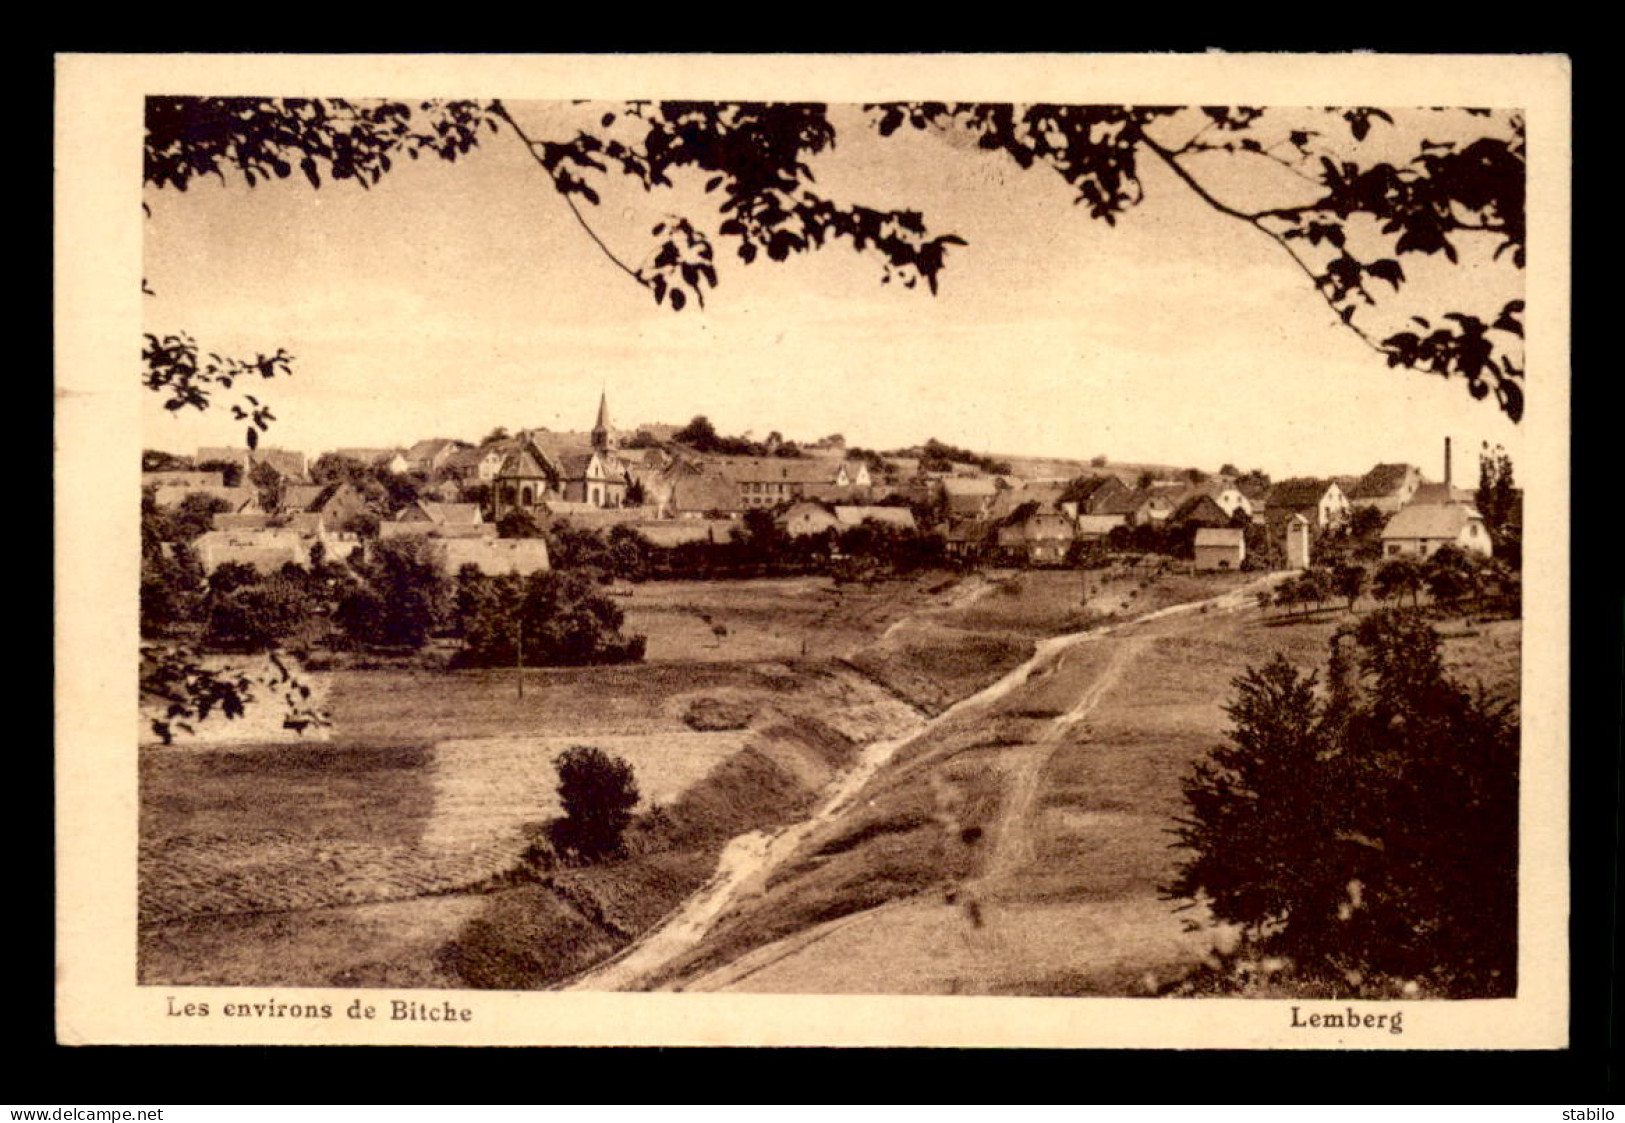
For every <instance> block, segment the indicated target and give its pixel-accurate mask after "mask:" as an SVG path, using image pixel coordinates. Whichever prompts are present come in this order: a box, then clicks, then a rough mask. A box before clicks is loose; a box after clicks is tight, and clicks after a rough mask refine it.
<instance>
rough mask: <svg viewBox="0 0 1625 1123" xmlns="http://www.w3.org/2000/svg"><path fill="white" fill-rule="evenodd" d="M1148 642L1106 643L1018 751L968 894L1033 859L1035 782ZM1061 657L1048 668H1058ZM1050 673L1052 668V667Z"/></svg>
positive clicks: (1134, 639) (973, 895)
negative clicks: (1093, 672)
mask: <svg viewBox="0 0 1625 1123" xmlns="http://www.w3.org/2000/svg"><path fill="white" fill-rule="evenodd" d="M1147 642H1148V641H1147V640H1145V639H1144V638H1141V637H1128V638H1124V639H1121V640H1116V641H1114V642H1111V643H1110V644H1109V647H1110V656H1109V658H1108V661H1107V663H1106V666H1105V667H1104V668H1102V670H1101V672H1100V674H1099V675H1098V676H1097V677H1096V678H1095V680H1094V681H1093V682H1092V683H1090V684H1089V686H1088V687H1087V688H1086V689H1085V690H1084V692H1083V694H1082V695H1080V696H1079V698H1078V701H1077V704H1076V705H1074V706H1073V707H1072V709H1070V710H1068V711H1067V712H1066V713H1064V714H1062V715H1061V716H1059V717H1057V718H1055V719H1054V720H1053V721H1051V722H1050V724H1049V727H1048V728H1047V729H1046V730H1045V731H1044V735H1043V737H1041V738H1040V739H1039V740H1037V741H1035V742H1033V743H1032V744H1030V745H1026V746H1023V747H1022V748H1021V749H1019V750H1017V753H1016V755H1015V759H1014V760H1013V761H1011V768H1010V772H1011V775H1010V776H1009V778H1008V780H1007V783H1008V785H1009V787H1008V791H1007V794H1006V795H1005V798H1004V801H1003V803H1002V804H1001V806H1000V809H999V817H998V819H997V820H996V822H995V823H994V825H993V831H992V835H993V839H992V849H991V851H990V852H989V855H988V857H987V859H986V864H985V866H984V868H983V870H982V875H981V877H979V878H978V879H977V881H976V883H974V884H973V885H970V886H967V890H968V892H969V894H970V896H971V898H972V899H976V898H977V897H979V896H980V895H981V891H982V890H984V889H985V888H988V887H991V886H994V885H997V884H998V883H999V882H1001V881H1003V880H1005V879H1006V878H1008V877H1010V876H1011V875H1012V874H1013V873H1015V872H1016V871H1017V870H1019V869H1021V868H1022V867H1023V866H1025V865H1027V864H1029V863H1030V862H1032V860H1033V838H1032V830H1031V828H1032V823H1033V804H1034V802H1035V801H1036V800H1037V798H1038V786H1039V785H1038V781H1039V778H1040V777H1041V776H1042V775H1043V772H1044V768H1045V766H1046V765H1048V764H1049V762H1050V758H1051V757H1052V756H1054V755H1055V750H1056V749H1057V748H1059V747H1060V745H1061V743H1062V742H1063V741H1064V740H1065V738H1066V735H1067V733H1068V732H1069V731H1071V730H1072V729H1074V728H1076V727H1077V726H1078V724H1079V723H1081V722H1082V721H1083V720H1084V719H1085V718H1087V717H1088V716H1089V714H1090V712H1091V711H1093V710H1094V708H1095V707H1096V706H1097V705H1099V704H1100V700H1101V699H1102V698H1104V697H1105V696H1106V692H1107V691H1109V690H1111V689H1112V687H1114V686H1116V685H1117V683H1118V681H1119V680H1120V679H1121V678H1122V674H1123V668H1124V667H1125V666H1126V665H1127V664H1129V663H1131V662H1133V661H1134V659H1135V657H1136V656H1138V655H1139V653H1140V652H1141V651H1143V650H1144V648H1145V645H1146V643H1147ZM1064 658H1065V656H1064V655H1063V656H1061V657H1060V658H1059V659H1057V660H1056V663H1055V665H1054V668H1053V671H1059V670H1060V663H1061V660H1062V659H1064ZM1052 673H1053V672H1052Z"/></svg>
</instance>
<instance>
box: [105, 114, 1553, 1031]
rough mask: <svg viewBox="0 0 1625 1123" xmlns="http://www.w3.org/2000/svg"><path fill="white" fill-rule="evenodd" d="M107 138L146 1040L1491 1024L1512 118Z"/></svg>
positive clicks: (1511, 834) (1509, 967)
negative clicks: (593, 1001)
mask: <svg viewBox="0 0 1625 1123" xmlns="http://www.w3.org/2000/svg"><path fill="white" fill-rule="evenodd" d="M380 93H382V94H387V93H388V91H387V90H383V91H380ZM144 137H145V145H144V164H143V177H144V185H143V191H142V203H143V206H142V216H141V219H140V221H141V239H142V247H143V249H142V262H141V290H142V291H141V297H140V300H141V311H142V321H143V323H142V331H143V333H144V338H143V341H142V347H141V355H142V383H143V387H144V390H143V393H142V409H143V415H142V420H141V438H142V439H141V444H142V453H141V490H140V496H139V501H140V504H141V516H140V531H141V537H140V551H141V564H140V591H139V606H140V613H139V619H140V635H141V640H140V642H141V662H140V668H141V670H140V683H139V690H140V711H141V726H140V730H139V734H138V736H139V757H138V761H139V827H140V834H139V852H138V881H139V911H138V933H137V940H138V954H137V972H138V978H139V982H140V984H142V985H143V986H147V987H158V986H162V987H170V988H179V987H187V986H228V987H232V986H235V987H258V988H265V987H284V988H295V987H313V988H392V989H393V990H397V991H402V990H406V989H408V988H422V989H425V990H499V991H549V990H580V991H681V992H688V993H696V992H724V993H739V992H756V993H765V994H782V995H790V994H802V995H840V994H856V995H888V994H890V995H999V996H1035V997H1117V998H1128V997H1136V998H1146V999H1155V998H1183V999H1203V998H1209V997H1212V998H1260V999H1282V998H1290V999H1294V1000H1297V999H1302V1000H1305V1001H1307V1000H1318V999H1325V1000H1336V1001H1338V1002H1344V1001H1355V1000H1383V1001H1385V1002H1387V1001H1396V1000H1401V999H1419V1000H1422V999H1479V998H1511V997H1516V996H1518V995H1519V993H1520V991H1519V987H1520V979H1519V972H1518V964H1519V950H1520V948H1519V936H1518V934H1519V923H1520V915H1519V908H1518V905H1519V890H1520V878H1519V857H1520V830H1519V804H1520V776H1521V774H1522V771H1523V770H1522V768H1521V762H1523V761H1524V760H1525V757H1524V755H1523V754H1524V753H1525V752H1527V751H1529V750H1528V748H1527V747H1526V746H1523V745H1522V744H1521V737H1520V703H1521V701H1522V699H1521V695H1520V675H1521V668H1522V665H1523V662H1524V660H1523V658H1522V655H1523V643H1522V639H1523V611H1522V558H1523V526H1524V483H1525V481H1526V479H1527V476H1526V473H1525V467H1526V452H1527V451H1528V450H1527V449H1526V443H1525V441H1524V439H1523V434H1524V426H1523V421H1524V414H1525V408H1526V405H1529V406H1530V407H1531V408H1535V407H1538V405H1539V404H1540V399H1539V395H1540V393H1541V392H1542V387H1541V382H1540V380H1539V379H1537V380H1534V385H1532V386H1530V387H1528V388H1526V386H1525V380H1524V354H1523V336H1524V305H1525V249H1526V247H1525V192H1526V172H1525V122H1524V116H1523V113H1522V112H1520V111H1518V110H1515V109H1504V108H1497V109H1484V108H1477V107H1474V106H1459V107H1448V106H1446V107H1440V106H1396V105H1385V104H1376V105H1304V106H1301V107H1290V106H1288V107H1281V106H1256V105H1198V104H1191V105H1180V104H1146V105H1136V104H1013V103H1007V102H920V101H910V102H883V101H877V102H872V103H870V102H861V101H853V102H840V103H828V104H825V103H813V102H718V101H662V100H649V101H633V102H624V101H621V102H602V101H564V100H558V101H540V100H504V99H498V98H492V97H489V96H483V97H471V98H468V99H466V100H457V99H430V100H424V99H421V98H400V99H395V98H390V97H387V96H380V97H377V98H355V97H345V98H320V97H303V98H286V97H271V96H266V97H246V96H234V97H206V96H180V95H166V96H151V97H148V98H147V99H146V102H145V120H144ZM132 288H133V285H132ZM132 373H133V372H132ZM1556 377H1561V378H1566V373H1564V374H1561V375H1559V376H1556ZM1526 395H1527V400H1526ZM135 501H136V496H134V495H131V496H130V498H129V502H131V503H134V502H135ZM1538 501H1539V497H1538V496H1532V497H1531V502H1532V503H1533V502H1538ZM1317 1016H1318V1015H1317ZM1384 1016H1385V1017H1386V1016H1387V1015H1384ZM1385 1032H1391V1033H1399V1032H1401V1028H1400V1025H1399V1022H1398V1021H1397V1020H1396V1021H1395V1022H1394V1024H1393V1026H1392V1028H1391V1029H1386V1030H1385Z"/></svg>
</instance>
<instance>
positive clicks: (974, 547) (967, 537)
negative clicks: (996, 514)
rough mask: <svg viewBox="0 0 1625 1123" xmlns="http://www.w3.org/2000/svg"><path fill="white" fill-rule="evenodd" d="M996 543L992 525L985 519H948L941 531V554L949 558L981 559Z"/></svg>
mask: <svg viewBox="0 0 1625 1123" xmlns="http://www.w3.org/2000/svg"><path fill="white" fill-rule="evenodd" d="M996 542H997V538H996V536H995V535H994V527H993V524H992V523H990V522H988V521H987V520H986V519H949V520H948V525H947V527H946V529H944V530H943V531H942V546H943V552H944V553H946V554H947V555H948V556H949V557H951V558H958V559H961V560H969V559H973V558H978V557H981V556H982V555H983V554H984V553H986V552H987V550H988V549H989V548H990V547H991V546H992V545H993V544H995V543H996Z"/></svg>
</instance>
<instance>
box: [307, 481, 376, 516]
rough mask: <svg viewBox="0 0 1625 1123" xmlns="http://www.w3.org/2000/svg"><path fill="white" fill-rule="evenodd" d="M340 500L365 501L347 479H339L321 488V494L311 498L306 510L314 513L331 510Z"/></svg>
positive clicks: (346, 501) (345, 501) (343, 501)
mask: <svg viewBox="0 0 1625 1123" xmlns="http://www.w3.org/2000/svg"><path fill="white" fill-rule="evenodd" d="M341 502H342V503H365V502H366V500H365V499H364V498H363V497H362V495H361V492H359V491H357V490H356V487H355V485H354V484H352V483H351V482H350V481H349V480H340V481H339V482H338V483H331V484H328V485H327V486H326V487H324V488H322V489H321V494H319V495H317V496H316V498H315V499H313V500H311V502H310V506H309V507H307V508H306V510H307V511H310V512H312V513H314V514H323V513H325V512H327V511H330V510H332V509H333V508H334V507H335V506H337V505H338V504H339V503H341Z"/></svg>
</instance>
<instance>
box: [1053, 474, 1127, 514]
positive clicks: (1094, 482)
mask: <svg viewBox="0 0 1625 1123" xmlns="http://www.w3.org/2000/svg"><path fill="white" fill-rule="evenodd" d="M1066 493H1067V495H1068V496H1069V497H1070V498H1071V499H1072V500H1073V501H1075V502H1076V503H1077V505H1078V514H1079V515H1080V516H1081V515H1107V514H1112V513H1113V510H1112V504H1113V503H1116V502H1121V500H1122V499H1123V497H1124V496H1127V495H1128V494H1130V492H1129V489H1128V488H1127V487H1126V486H1125V485H1124V484H1123V481H1122V480H1120V479H1118V478H1117V477H1116V476H1114V475H1111V474H1110V473H1107V474H1105V475H1100V476H1089V477H1087V478H1084V479H1078V480H1073V481H1072V482H1071V483H1070V484H1068V485H1067V489H1066ZM1116 513H1117V516H1118V517H1119V518H1121V517H1122V512H1116Z"/></svg>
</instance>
